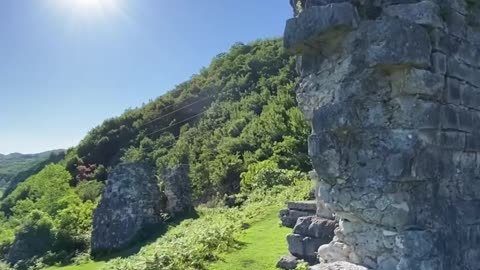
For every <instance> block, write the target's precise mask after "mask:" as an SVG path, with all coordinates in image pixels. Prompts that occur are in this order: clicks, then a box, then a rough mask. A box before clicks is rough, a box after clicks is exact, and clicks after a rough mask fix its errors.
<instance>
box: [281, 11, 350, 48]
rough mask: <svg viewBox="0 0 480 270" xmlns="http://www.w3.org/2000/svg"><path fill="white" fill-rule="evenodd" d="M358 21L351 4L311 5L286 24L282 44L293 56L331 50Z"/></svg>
mask: <svg viewBox="0 0 480 270" xmlns="http://www.w3.org/2000/svg"><path fill="white" fill-rule="evenodd" d="M358 22H359V17H358V14H357V10H356V8H355V7H354V6H353V5H352V4H350V3H347V2H345V3H334V4H329V5H325V6H313V7H310V8H308V9H306V10H305V11H303V12H302V13H301V14H300V15H299V16H298V17H297V18H292V19H290V20H288V21H287V25H286V28H285V34H284V45H285V48H286V49H287V50H288V51H290V52H291V53H295V54H301V53H317V52H319V51H322V50H324V49H330V48H334V47H337V44H338V43H339V41H341V40H342V38H341V37H342V36H344V35H345V33H348V32H350V31H351V30H352V29H355V28H357V27H358Z"/></svg>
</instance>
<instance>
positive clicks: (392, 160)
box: [285, 0, 480, 270]
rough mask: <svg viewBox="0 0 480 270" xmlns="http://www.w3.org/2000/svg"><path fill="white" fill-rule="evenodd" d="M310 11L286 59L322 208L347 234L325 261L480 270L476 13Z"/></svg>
mask: <svg viewBox="0 0 480 270" xmlns="http://www.w3.org/2000/svg"><path fill="white" fill-rule="evenodd" d="M294 2H295V1H291V3H292V5H294V6H295V3H294ZM301 5H302V6H303V8H302V10H301V13H299V14H297V16H296V17H295V18H292V19H290V20H289V21H288V22H287V25H286V30H285V47H286V48H287V49H288V50H289V51H290V52H292V53H295V54H297V55H298V72H299V74H300V76H301V81H300V83H299V86H298V89H297V99H298V102H299V105H300V107H301V109H302V111H303V112H304V114H305V115H306V116H307V118H308V119H309V120H310V121H311V123H312V134H311V136H310V137H309V154H310V156H311V158H312V162H313V166H314V168H315V170H316V172H317V174H318V176H319V179H320V188H319V193H320V197H321V198H322V200H324V201H325V203H326V205H327V207H328V208H330V209H331V210H332V211H334V212H335V215H336V217H337V219H339V222H340V225H339V228H338V229H337V230H336V232H335V238H334V240H333V241H332V242H331V243H330V244H328V245H324V246H322V247H320V249H319V257H320V259H321V260H322V261H325V262H331V261H348V262H352V263H355V264H360V265H364V266H367V267H369V268H371V269H382V270H383V269H396V270H403V269H422V270H427V269H431V270H457V269H458V270H478V269H479V268H480V266H479V262H480V211H479V209H480V179H479V176H480V155H479V152H480V135H479V133H480V32H479V30H478V28H477V27H478V25H480V24H479V19H480V12H479V11H478V7H477V5H478V4H477V1H473V0H469V1H463V0H450V1H446V0H445V1H440V0H438V1H434V0H431V1H416V0H376V1H373V0H372V1H369V0H351V1H348V0H306V1H304V0H302V1H301ZM297 13H298V12H297Z"/></svg>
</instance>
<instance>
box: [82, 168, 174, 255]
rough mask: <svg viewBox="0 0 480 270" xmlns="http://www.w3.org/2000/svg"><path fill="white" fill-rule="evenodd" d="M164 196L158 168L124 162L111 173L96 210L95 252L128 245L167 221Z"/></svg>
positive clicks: (93, 251)
mask: <svg viewBox="0 0 480 270" xmlns="http://www.w3.org/2000/svg"><path fill="white" fill-rule="evenodd" d="M162 198H163V196H162V194H161V193H160V189H159V187H158V185H157V179H156V178H155V173H154V169H153V168H152V167H151V166H148V165H146V164H142V163H138V164H120V165H118V166H117V167H115V169H114V170H113V171H112V172H111V173H110V175H109V178H108V181H107V185H106V186H105V190H104V192H103V195H102V199H101V201H100V203H99V205H98V207H97V209H95V211H94V214H93V232H92V243H91V246H92V254H94V255H97V254H101V253H108V252H110V251H115V250H120V249H123V248H126V247H128V246H129V245H130V244H132V243H133V242H134V241H135V240H137V239H138V237H140V236H142V235H144V233H147V232H148V230H149V229H151V228H152V227H158V226H159V225H161V224H162V223H163V219H162V212H163V210H164V209H165V206H164V204H163V201H164V200H163V199H162Z"/></svg>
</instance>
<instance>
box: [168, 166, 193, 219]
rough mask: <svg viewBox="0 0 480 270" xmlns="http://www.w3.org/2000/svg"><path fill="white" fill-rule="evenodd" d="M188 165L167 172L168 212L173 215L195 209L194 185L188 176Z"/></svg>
mask: <svg viewBox="0 0 480 270" xmlns="http://www.w3.org/2000/svg"><path fill="white" fill-rule="evenodd" d="M188 172H189V167H188V165H179V166H178V167H176V168H172V169H168V170H167V172H166V173H165V181H164V183H165V190H164V193H165V196H166V198H167V212H168V213H169V214H170V215H172V216H177V215H180V214H185V213H188V212H190V211H192V209H193V204H192V186H191V182H190V178H189V177H188Z"/></svg>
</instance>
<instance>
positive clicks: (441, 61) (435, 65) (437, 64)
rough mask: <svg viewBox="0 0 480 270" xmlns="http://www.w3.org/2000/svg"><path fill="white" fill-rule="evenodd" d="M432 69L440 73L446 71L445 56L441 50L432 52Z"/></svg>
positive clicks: (442, 73) (443, 73)
mask: <svg viewBox="0 0 480 270" xmlns="http://www.w3.org/2000/svg"><path fill="white" fill-rule="evenodd" d="M432 70H433V72H435V73H437V74H441V75H445V74H446V73H447V56H446V55H445V54H444V53H441V52H434V53H432Z"/></svg>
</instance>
